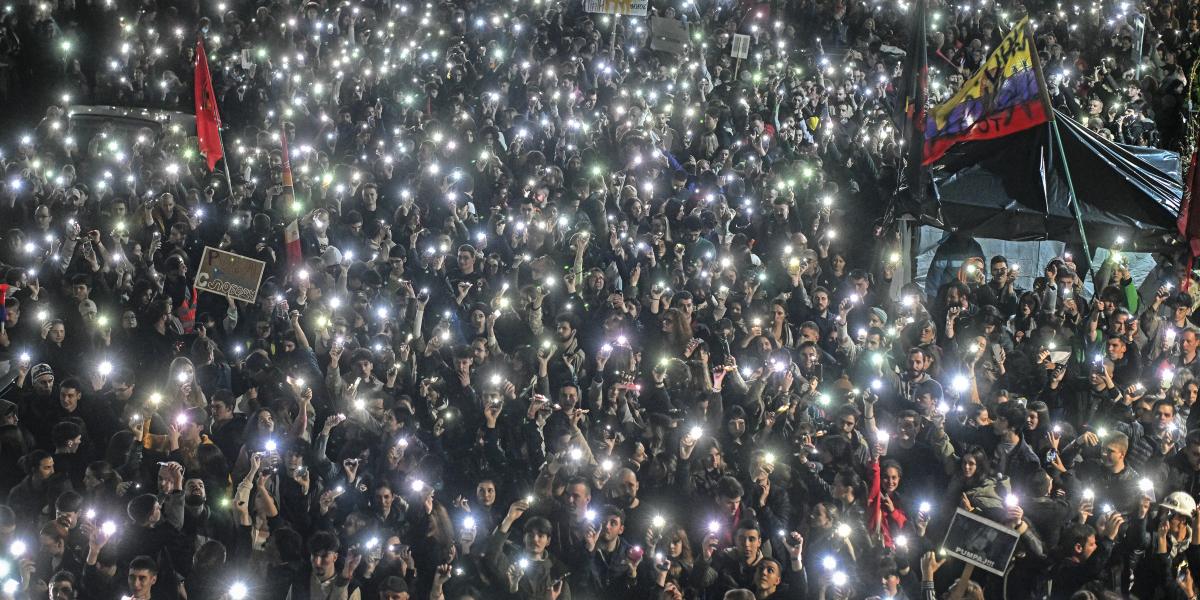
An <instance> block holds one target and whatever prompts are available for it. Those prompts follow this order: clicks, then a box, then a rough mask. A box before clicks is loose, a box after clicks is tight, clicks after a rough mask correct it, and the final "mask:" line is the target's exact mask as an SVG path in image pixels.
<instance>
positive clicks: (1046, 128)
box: [926, 111, 1183, 251]
mask: <svg viewBox="0 0 1200 600" xmlns="http://www.w3.org/2000/svg"><path fill="white" fill-rule="evenodd" d="M1056 118H1057V119H1058V131H1059V132H1061V134H1062V144H1063V151H1064V152H1065V153H1066V157H1067V160H1068V161H1069V163H1068V165H1069V167H1070V172H1071V177H1072V179H1073V181H1074V184H1075V193H1076V194H1077V195H1078V199H1079V204H1080V207H1081V209H1082V211H1081V212H1082V217H1083V222H1084V230H1085V232H1086V234H1087V238H1088V241H1089V243H1090V245H1092V246H1093V247H1096V246H1110V245H1111V244H1112V242H1113V241H1114V240H1115V239H1116V238H1117V236H1121V237H1124V238H1125V239H1126V240H1128V242H1127V244H1128V245H1127V246H1126V247H1127V248H1136V249H1138V250H1141V251H1154V250H1163V249H1166V248H1167V247H1168V246H1170V245H1171V244H1172V240H1173V239H1174V237H1175V220H1176V217H1177V216H1178V215H1179V207H1180V202H1181V201H1182V198H1183V183H1182V178H1181V174H1180V164H1179V155H1178V154H1175V153H1173V152H1168V151H1165V150H1160V149H1157V148H1142V147H1136V146H1125V145H1121V144H1116V143H1113V142H1110V141H1108V140H1106V139H1104V138H1101V137H1100V136H1098V135H1096V134H1095V133H1093V132H1091V131H1089V130H1088V129H1086V128H1084V127H1083V126H1081V125H1079V124H1078V123H1077V122H1075V120H1074V119H1072V118H1071V117H1069V116H1067V115H1065V114H1063V113H1060V112H1057V111H1056ZM1052 135H1053V133H1052V127H1051V125H1050V124H1049V123H1047V124H1045V125H1041V126H1038V127H1033V128H1030V129H1027V130H1025V131H1021V132H1018V133H1015V134H1013V135H1010V136H1007V137H1004V138H999V139H995V140H986V141H979V142H966V143H961V144H958V145H956V146H954V147H953V148H951V149H950V151H949V152H947V153H946V155H945V156H943V157H942V158H941V159H939V160H938V161H937V162H936V163H935V164H934V165H933V166H932V167H931V168H930V175H931V178H932V180H933V183H932V188H933V191H932V194H933V199H934V201H935V202H936V203H937V204H939V205H940V208H941V219H942V222H943V223H944V225H945V227H946V228H950V229H955V230H961V231H966V232H970V234H971V235H973V236H978V237H988V238H995V239H1002V240H1059V241H1064V242H1078V241H1079V229H1078V226H1077V225H1076V221H1075V213H1074V211H1073V210H1072V208H1071V205H1070V188H1069V187H1068V185H1067V180H1066V174H1065V172H1064V169H1063V165H1062V159H1061V157H1060V156H1059V153H1058V152H1057V150H1056V148H1055V146H1054V139H1053V138H1052ZM930 208H932V207H930V206H929V205H927V206H926V210H929V209H930ZM929 216H933V215H929Z"/></svg>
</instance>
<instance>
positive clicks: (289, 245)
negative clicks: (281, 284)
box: [283, 219, 304, 268]
mask: <svg viewBox="0 0 1200 600" xmlns="http://www.w3.org/2000/svg"><path fill="white" fill-rule="evenodd" d="M283 247H284V249H285V250H286V251H287V261H288V266H289V267H292V268H295V267H296V265H299V264H300V263H301V262H303V261H304V250H303V248H302V247H301V245H300V221H299V220H298V219H292V222H291V223H288V224H287V226H286V227H284V228H283Z"/></svg>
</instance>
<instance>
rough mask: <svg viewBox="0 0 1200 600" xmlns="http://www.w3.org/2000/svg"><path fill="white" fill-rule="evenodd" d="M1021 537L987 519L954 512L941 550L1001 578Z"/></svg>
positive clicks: (972, 514) (965, 512)
mask: <svg viewBox="0 0 1200 600" xmlns="http://www.w3.org/2000/svg"><path fill="white" fill-rule="evenodd" d="M1020 539H1021V534H1019V533H1017V532H1016V530H1014V529H1012V528H1010V527H1006V526H1004V525H1002V524H1000V523H997V522H995V521H993V520H991V519H985V518H983V517H981V516H979V515H976V514H974V513H970V512H967V511H965V510H963V509H961V508H960V509H958V511H957V512H955V513H954V519H953V520H952V521H950V529H948V530H947V531H946V539H945V540H944V541H943V542H942V549H943V550H945V551H946V554H948V555H950V556H954V557H957V558H959V559H961V560H963V561H965V562H967V563H970V564H972V565H975V566H977V567H979V568H980V569H983V570H985V571H987V572H989V573H995V574H996V575H999V576H1001V577H1003V576H1004V572H1005V571H1006V570H1007V569H1008V563H1009V561H1011V560H1012V555H1013V551H1015V550H1016V549H1017V541H1018V540H1020Z"/></svg>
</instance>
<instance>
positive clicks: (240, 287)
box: [195, 246, 267, 302]
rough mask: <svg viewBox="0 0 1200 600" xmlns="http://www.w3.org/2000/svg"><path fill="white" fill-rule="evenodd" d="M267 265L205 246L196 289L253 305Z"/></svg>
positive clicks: (197, 274) (198, 270)
mask: <svg viewBox="0 0 1200 600" xmlns="http://www.w3.org/2000/svg"><path fill="white" fill-rule="evenodd" d="M266 268H267V263H264V262H263V261H261V260H255V259H253V258H247V257H245V256H242V255H240V254H234V253H232V252H226V251H224V250H219V249H217V248H213V247H212V246H206V247H205V248H204V255H203V256H201V257H200V268H199V269H196V284H195V285H196V289H197V290H199V291H202V292H212V293H214V294H220V295H222V296H227V297H229V298H233V299H234V300H241V301H243V302H254V301H255V300H256V299H257V298H258V286H259V284H260V283H262V276H263V271H264V270H265V269H266Z"/></svg>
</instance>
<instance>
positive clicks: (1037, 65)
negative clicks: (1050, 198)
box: [1025, 21, 1099, 293]
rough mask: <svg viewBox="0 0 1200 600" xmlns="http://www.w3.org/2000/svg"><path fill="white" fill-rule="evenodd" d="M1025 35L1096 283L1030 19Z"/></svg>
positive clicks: (1093, 279) (1065, 154)
mask: <svg viewBox="0 0 1200 600" xmlns="http://www.w3.org/2000/svg"><path fill="white" fill-rule="evenodd" d="M1025 37H1026V38H1027V39H1028V40H1029V43H1030V44H1031V45H1032V46H1033V47H1032V48H1030V51H1029V59H1030V60H1031V61H1032V62H1033V72H1034V74H1035V75H1036V76H1037V79H1038V91H1039V94H1038V95H1039V96H1040V97H1041V100H1042V110H1043V111H1045V112H1046V119H1047V120H1049V121H1050V135H1051V137H1053V138H1054V147H1055V148H1056V149H1057V150H1058V157H1059V158H1060V159H1061V160H1062V166H1063V176H1064V177H1066V178H1067V193H1068V194H1070V198H1069V199H1070V204H1071V212H1072V213H1074V214H1075V227H1077V228H1078V229H1079V243H1080V244H1082V245H1083V253H1084V255H1086V256H1087V260H1088V275H1090V276H1091V277H1092V283H1093V284H1095V282H1096V269H1095V266H1094V265H1093V263H1092V249H1091V247H1090V246H1089V245H1088V241H1087V233H1086V232H1085V231H1084V228H1083V211H1082V209H1081V208H1080V207H1079V196H1077V195H1075V181H1074V179H1072V178H1071V165H1070V163H1069V161H1068V160H1067V151H1066V149H1065V148H1063V143H1062V134H1061V133H1060V132H1059V130H1058V119H1056V118H1055V117H1054V107H1053V106H1051V105H1050V93H1049V92H1048V91H1047V89H1046V77H1045V75H1043V74H1042V58H1041V57H1040V56H1038V52H1037V44H1036V43H1035V42H1034V37H1033V26H1032V25H1031V24H1030V22H1029V21H1025ZM1097 293H1099V290H1097Z"/></svg>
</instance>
